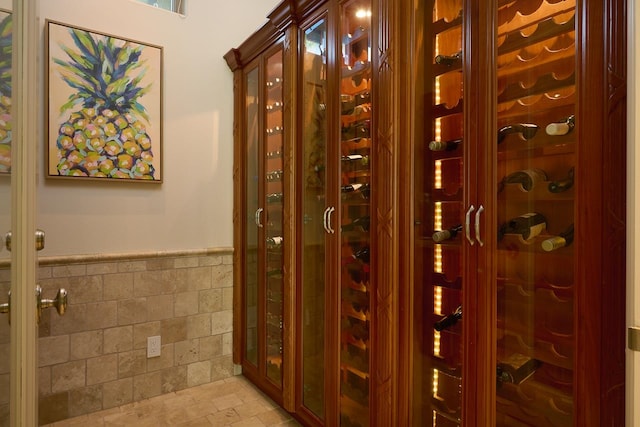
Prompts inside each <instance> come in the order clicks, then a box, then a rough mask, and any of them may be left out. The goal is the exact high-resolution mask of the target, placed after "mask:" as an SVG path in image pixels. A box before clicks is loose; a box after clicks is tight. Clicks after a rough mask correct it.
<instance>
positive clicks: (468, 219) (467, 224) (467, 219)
mask: <svg viewBox="0 0 640 427" xmlns="http://www.w3.org/2000/svg"><path fill="white" fill-rule="evenodd" d="M475 210H476V208H475V206H473V205H471V206H469V210H468V211H467V214H466V215H465V220H464V234H465V235H466V237H467V240H468V241H469V244H470V245H471V246H473V244H474V243H475V242H474V241H473V238H472V237H471V214H472V213H473V211H475Z"/></svg>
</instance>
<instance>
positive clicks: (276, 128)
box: [267, 126, 284, 135]
mask: <svg viewBox="0 0 640 427" xmlns="http://www.w3.org/2000/svg"><path fill="white" fill-rule="evenodd" d="M283 130H284V128H283V127H282V126H274V127H272V128H269V129H267V135H276V134H278V133H282V131H283Z"/></svg>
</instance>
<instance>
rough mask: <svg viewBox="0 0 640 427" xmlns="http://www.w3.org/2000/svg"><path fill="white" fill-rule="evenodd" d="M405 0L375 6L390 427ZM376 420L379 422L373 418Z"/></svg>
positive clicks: (378, 322)
mask: <svg viewBox="0 0 640 427" xmlns="http://www.w3.org/2000/svg"><path fill="white" fill-rule="evenodd" d="M399 4H400V1H398V0H390V1H375V0H374V2H373V7H372V17H371V22H377V23H378V25H373V26H372V39H373V40H372V41H373V43H372V49H371V50H372V56H373V58H372V62H373V63H372V66H373V69H374V75H373V80H374V85H373V95H372V98H373V105H374V106H375V108H374V110H373V120H372V128H373V129H375V132H372V136H373V138H374V141H375V158H374V167H373V171H374V172H373V188H374V189H375V191H374V192H373V193H372V200H371V203H372V207H373V210H374V212H375V215H374V218H373V221H374V222H373V225H374V228H373V229H374V230H375V233H374V234H373V235H372V236H371V238H372V243H373V244H372V246H373V247H374V248H375V250H374V251H372V263H373V266H374V270H375V275H374V276H373V277H372V283H371V286H372V289H373V292H374V295H375V297H374V298H373V299H372V307H371V310H372V312H373V313H375V318H374V320H373V333H372V337H371V343H372V349H373V352H372V367H371V370H372V374H373V381H372V383H373V384H372V387H373V390H372V392H371V394H370V395H371V396H372V401H371V409H372V414H371V420H372V422H373V423H375V425H376V426H391V425H394V423H395V421H396V420H397V410H396V402H397V400H396V392H397V369H396V367H397V364H396V360H397V355H398V353H399V344H398V338H397V337H398V334H397V329H396V327H397V325H398V321H399V318H398V279H397V278H398V247H399V242H398V221H397V215H398V199H397V189H398V184H397V176H398V173H397V171H398V165H397V161H398V157H397V156H398V154H397V153H398V145H399V144H400V141H399V132H398V131H399V129H398V126H396V125H394V123H398V120H399V119H400V117H401V116H400V114H401V112H400V111H399V109H398V108H397V105H398V104H397V102H398V95H399V91H398V88H399V80H398V79H399V77H400V74H398V73H397V72H396V71H397V70H396V65H397V64H398V62H399V53H400V51H399V46H398V43H399V42H400V39H399V38H398V37H397V36H399V31H398V30H399V28H400V27H399V25H398V24H399V23H398V22H395V21H394V19H393V17H395V16H397V10H398V7H399ZM374 420H375V421H374Z"/></svg>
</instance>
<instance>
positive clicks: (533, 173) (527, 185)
mask: <svg viewBox="0 0 640 427" xmlns="http://www.w3.org/2000/svg"><path fill="white" fill-rule="evenodd" d="M546 180H547V174H546V173H545V171H543V170H542V169H537V168H534V169H523V170H520V171H516V172H512V173H510V174H509V175H507V176H505V177H504V178H503V179H502V181H501V182H500V186H499V188H498V192H500V191H502V189H503V188H504V186H505V184H520V185H521V186H522V189H523V190H524V191H531V190H532V189H533V187H535V185H536V184H537V183H539V182H542V181H546Z"/></svg>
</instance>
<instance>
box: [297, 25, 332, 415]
mask: <svg viewBox="0 0 640 427" xmlns="http://www.w3.org/2000/svg"><path fill="white" fill-rule="evenodd" d="M303 34H304V35H303V42H304V45H303V46H304V53H303V62H302V64H303V65H302V81H301V82H302V110H301V111H302V114H303V117H302V123H303V127H302V132H303V147H302V149H303V154H302V155H303V168H302V178H301V179H302V180H303V181H302V182H301V188H302V189H303V191H302V195H303V198H302V204H303V206H302V212H303V218H302V255H303V258H302V313H301V315H302V319H301V322H300V324H301V325H302V382H303V390H302V401H303V405H304V406H305V407H306V408H307V409H309V410H310V411H311V412H313V413H314V414H315V415H316V416H317V417H318V418H321V419H322V418H324V377H325V365H324V355H325V352H324V347H325V328H324V327H325V230H324V228H323V225H322V219H321V218H324V211H325V205H326V200H325V194H326V168H325V165H326V161H327V160H326V149H327V115H326V91H327V79H326V64H327V55H326V52H327V24H326V20H324V19H321V20H318V21H316V22H315V23H313V24H312V25H310V26H309V27H308V28H305V29H304V33H303Z"/></svg>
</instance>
